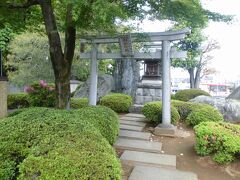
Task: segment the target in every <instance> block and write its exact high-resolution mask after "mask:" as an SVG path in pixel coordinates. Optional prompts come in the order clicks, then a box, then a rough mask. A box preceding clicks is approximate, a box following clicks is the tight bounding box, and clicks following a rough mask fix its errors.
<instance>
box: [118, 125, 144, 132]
mask: <svg viewBox="0 0 240 180" xmlns="http://www.w3.org/2000/svg"><path fill="white" fill-rule="evenodd" d="M120 129H125V130H130V131H142V130H143V127H140V126H133V125H125V124H120Z"/></svg>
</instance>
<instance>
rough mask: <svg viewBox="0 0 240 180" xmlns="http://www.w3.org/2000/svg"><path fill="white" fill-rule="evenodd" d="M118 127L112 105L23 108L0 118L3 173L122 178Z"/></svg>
mask: <svg viewBox="0 0 240 180" xmlns="http://www.w3.org/2000/svg"><path fill="white" fill-rule="evenodd" d="M110 126H111V128H109V127H110ZM118 128H119V124H118V117H117V115H116V114H115V112H113V111H112V110H111V109H109V108H107V107H87V108H86V109H85V108H82V109H80V110H71V111H65V110H55V109H49V108H36V107H35V108H27V109H23V110H21V111H20V112H19V113H18V114H16V115H14V116H12V117H8V118H5V119H1V121H0V179H51V180H55V179H56V180H59V179H81V180H88V179H93V180H98V179H106V180H107V179H109V180H111V179H114V180H115V179H116V180H120V179H121V165H120V162H119V160H118V158H117V156H116V153H115V151H114V150H113V148H112V147H111V145H110V144H112V143H114V141H115V139H116V136H117V134H118Z"/></svg>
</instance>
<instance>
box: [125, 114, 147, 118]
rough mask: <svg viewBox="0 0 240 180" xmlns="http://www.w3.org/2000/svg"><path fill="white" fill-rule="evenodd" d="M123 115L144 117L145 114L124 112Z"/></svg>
mask: <svg viewBox="0 0 240 180" xmlns="http://www.w3.org/2000/svg"><path fill="white" fill-rule="evenodd" d="M124 116H126V117H136V118H142V117H143V118H145V116H144V115H143V114H137V113H128V114H125V115H124Z"/></svg>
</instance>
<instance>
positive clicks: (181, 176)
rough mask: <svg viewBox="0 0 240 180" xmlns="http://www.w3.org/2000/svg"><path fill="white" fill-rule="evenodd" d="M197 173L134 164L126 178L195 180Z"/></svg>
mask: <svg viewBox="0 0 240 180" xmlns="http://www.w3.org/2000/svg"><path fill="white" fill-rule="evenodd" d="M197 179H198V178H197V175H196V174H194V173H192V172H185V171H179V170H173V169H167V168H157V167H147V166H136V167H135V168H134V169H133V171H132V173H131V175H130V177H129V178H128V180H197Z"/></svg>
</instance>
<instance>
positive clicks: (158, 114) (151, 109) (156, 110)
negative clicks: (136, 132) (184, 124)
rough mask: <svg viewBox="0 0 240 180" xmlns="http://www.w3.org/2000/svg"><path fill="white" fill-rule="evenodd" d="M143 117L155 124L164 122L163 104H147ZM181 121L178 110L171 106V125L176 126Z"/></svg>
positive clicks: (157, 102)
mask: <svg viewBox="0 0 240 180" xmlns="http://www.w3.org/2000/svg"><path fill="white" fill-rule="evenodd" d="M142 113H143V115H144V116H145V117H146V118H147V119H148V120H150V121H152V122H154V123H155V124H159V123H161V122H162V102H160V101H154V102H149V103H146V104H145V105H144V106H143V108H142ZM179 119H180V115H179V113H178V111H177V109H176V108H175V107H173V106H171V123H172V124H176V123H177V122H178V120H179Z"/></svg>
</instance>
